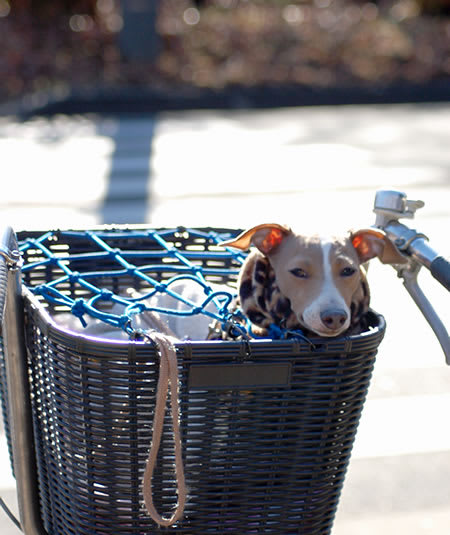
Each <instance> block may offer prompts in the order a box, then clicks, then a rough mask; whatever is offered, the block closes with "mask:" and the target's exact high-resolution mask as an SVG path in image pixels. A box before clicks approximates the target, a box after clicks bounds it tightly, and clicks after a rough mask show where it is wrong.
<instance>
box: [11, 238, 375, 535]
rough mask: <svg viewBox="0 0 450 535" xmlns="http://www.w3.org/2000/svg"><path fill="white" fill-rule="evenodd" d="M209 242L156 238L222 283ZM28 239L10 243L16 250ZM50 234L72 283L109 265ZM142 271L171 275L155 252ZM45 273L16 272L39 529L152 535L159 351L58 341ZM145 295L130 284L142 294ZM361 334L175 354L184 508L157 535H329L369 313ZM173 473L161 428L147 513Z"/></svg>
mask: <svg viewBox="0 0 450 535" xmlns="http://www.w3.org/2000/svg"><path fill="white" fill-rule="evenodd" d="M210 231H211V229H207V230H201V231H194V230H186V229H174V230H170V229H168V230H167V229H166V230H165V231H164V232H165V234H164V236H165V239H166V240H169V241H170V243H171V244H172V245H173V247H176V249H177V250H179V251H188V252H189V251H190V252H191V253H195V254H194V255H193V256H194V257H195V265H196V266H197V267H198V266H200V267H201V268H205V269H204V273H205V279H206V280H211V281H213V282H217V281H218V279H220V281H221V282H226V283H229V284H233V282H234V281H235V279H236V273H237V271H238V269H239V262H238V261H237V260H236V258H234V257H233V255H231V254H230V255H223V254H221V255H216V256H214V257H213V256H211V253H212V252H216V251H217V240H216V239H215V238H212V237H211V234H210ZM102 232H103V236H105V234H104V232H105V231H102ZM231 232H234V231H231ZM107 233H108V243H109V246H110V247H111V249H113V250H118V249H122V250H123V249H126V250H127V251H134V252H138V251H147V252H152V251H153V252H155V251H157V250H160V248H161V247H160V244H159V243H157V242H155V241H152V240H151V239H149V236H148V234H146V233H145V232H142V233H136V232H135V231H133V230H130V231H128V230H126V229H107ZM224 233H226V231H225V230H220V231H219V234H220V235H223V234H224ZM36 236H37V234H34V233H22V234H20V235H19V239H20V240H25V239H28V238H30V237H31V238H32V239H34V238H35V237H36ZM52 236H53V237H52V239H51V240H50V241H49V242H48V244H47V245H48V247H49V248H50V249H52V250H53V251H54V252H55V254H56V253H58V254H63V255H64V256H65V257H67V258H68V257H70V256H71V255H78V258H79V259H80V266H79V271H80V272H81V271H83V270H84V271H88V272H92V271H93V270H94V268H95V270H97V271H98V270H99V269H100V268H101V266H102V263H105V265H106V264H108V262H109V260H105V259H104V258H100V257H99V255H95V254H94V255H92V260H90V259H89V256H87V255H86V252H89V251H87V249H89V243H90V242H89V240H85V239H79V236H78V235H77V236H78V237H76V236H75V234H72V235H71V234H70V233H69V234H66V235H65V234H64V233H54V234H53V235H52ZM88 242H89V243H88ZM138 256H139V255H138ZM24 257H25V264H27V263H30V262H39V261H40V260H42V251H41V250H40V249H39V248H37V247H36V248H32V247H28V248H27V249H26V251H25V252H24ZM91 262H93V263H94V264H92V263H91ZM142 262H144V261H142ZM145 262H147V260H146V261H145ZM152 263H154V272H153V274H152V276H155V278H157V279H158V280H159V281H164V280H166V279H167V278H168V277H172V276H173V266H174V262H173V256H172V257H169V259H168V258H167V257H161V258H158V255H156V254H155V255H154V256H153V259H152ZM93 266H94V267H93ZM106 267H108V269H109V264H108V266H106ZM208 270H209V271H208ZM218 270H219V271H218ZM222 270H225V271H229V272H230V275H229V276H226V275H225V274H223V272H222ZM219 272H220V273H221V274H220V275H218V273H219ZM147 273H149V272H148V271H147ZM55 275H58V276H59V275H60V272H59V270H58V269H57V267H55V264H50V265H49V264H43V265H42V268H41V269H39V270H38V271H37V274H34V275H31V274H30V275H27V274H26V271H25V270H24V278H23V280H24V310H23V314H24V318H25V331H26V333H25V336H26V346H27V353H28V368H29V377H30V390H31V403H32V413H33V430H34V441H35V450H36V460H37V476H38V484H39V496H40V502H41V503H40V507H41V515H42V519H43V523H44V527H45V529H46V531H47V532H48V533H49V534H52V535H63V534H64V535H66V534H74V535H91V534H92V533H97V534H104V535H112V534H114V535H115V534H121V535H132V534H133V535H143V534H152V533H159V532H160V529H161V528H159V527H158V526H157V525H156V524H155V523H154V522H153V521H152V520H151V519H150V518H149V516H148V514H147V513H146V511H145V509H144V508H143V505H142V476H143V472H144V469H145V463H146V460H147V455H148V449H149V445H150V442H151V431H152V429H151V427H152V419H153V412H154V406H155V397H156V389H157V382H158V353H157V350H156V349H155V347H153V346H152V345H151V344H149V343H145V342H143V341H121V340H99V339H94V338H89V337H86V336H83V335H82V334H77V333H73V332H68V331H66V330H64V329H63V328H61V327H59V326H58V325H57V324H56V323H55V322H54V320H53V319H52V318H55V317H56V316H57V315H58V314H60V313H63V312H65V309H64V307H63V306H62V305H61V304H60V303H57V302H53V303H52V302H44V301H43V300H42V298H41V297H37V296H36V295H33V292H32V291H31V289H32V287H33V286H35V287H36V286H39V285H41V284H43V283H45V282H50V281H51V280H52V279H53V278H54V277H55ZM122 275H123V274H122ZM102 284H103V285H104V289H106V290H108V291H111V292H115V293H119V294H120V292H121V289H123V288H124V287H125V286H127V285H130V284H134V282H133V281H132V279H131V278H130V277H128V280H126V281H125V282H123V276H122V278H120V277H119V275H117V276H116V275H114V274H113V273H110V274H109V275H108V277H105V278H103V280H102ZM142 284H143V283H142V279H140V281H139V283H138V285H139V286H140V287H139V288H138V289H139V290H142V287H141V286H142ZM144 286H145V284H144ZM85 291H86V289H85V288H84V289H80V287H79V286H77V284H76V281H73V280H72V281H71V280H68V281H67V284H66V287H65V288H64V292H65V294H66V295H67V296H68V297H71V298H73V299H76V298H78V297H79V296H80V295H81V294H82V293H83V292H85ZM369 325H370V328H369V330H368V331H367V332H364V333H362V334H360V335H355V336H349V337H341V338H338V339H327V340H322V339H314V340H312V343H308V341H305V340H302V339H293V340H264V339H262V340H250V341H246V340H244V341H203V342H194V341H192V342H179V343H177V344H176V350H177V358H178V373H179V382H180V388H179V402H180V427H181V437H182V447H183V451H182V455H183V462H184V468H185V475H186V482H187V488H188V494H189V496H188V501H187V504H186V507H185V511H184V516H183V518H182V519H181V520H180V521H178V522H177V523H176V524H175V525H173V526H172V527H170V528H167V531H168V532H174V533H176V534H180V535H181V534H183V535H200V534H202V535H204V534H210V533H211V534H213V533H216V534H221V535H225V534H228V533H229V534H235V535H237V534H239V535H242V534H243V533H245V534H246V535H252V534H258V533H267V534H269V533H273V534H276V535H280V534H283V535H285V534H294V533H296V534H300V533H302V534H305V533H307V534H308V535H326V534H329V533H330V531H331V526H332V522H333V518H334V514H335V511H336V507H337V503H338V500H339V495H340V492H341V488H342V485H343V482H344V477H345V472H346V467H347V464H348V462H349V459H350V454H351V449H352V444H353V441H354V437H355V434H356V430H357V426H358V421H359V417H360V414H361V411H362V408H363V404H364V401H365V397H366V393H367V389H368V386H369V381H370V377H371V373H372V370H373V366H374V361H375V355H376V352H377V348H378V345H379V343H380V342H381V340H382V338H383V335H384V329H385V323H384V319H383V318H382V316H380V315H378V314H376V313H375V312H370V317H369ZM5 381H6V379H5V376H4V375H2V388H3V391H6V390H7V388H8V385H7V384H5ZM2 399H3V400H4V396H3V398H2ZM173 464H174V445H173V440H172V434H171V423H170V421H169V419H168V417H166V419H165V421H164V428H163V438H162V443H161V447H160V450H159V454H158V459H157V467H156V470H155V473H154V476H153V491H154V499H155V505H156V506H157V508H158V509H159V510H160V511H161V512H163V513H165V514H169V513H170V511H171V510H172V509H173V508H174V506H175V504H176V501H177V496H176V492H175V491H174V489H175V488H176V482H175V481H174V475H173Z"/></svg>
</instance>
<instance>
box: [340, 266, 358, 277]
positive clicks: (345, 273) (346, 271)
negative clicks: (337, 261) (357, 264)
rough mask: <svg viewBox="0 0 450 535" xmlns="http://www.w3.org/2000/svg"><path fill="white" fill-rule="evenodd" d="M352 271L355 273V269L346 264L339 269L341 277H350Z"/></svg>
mask: <svg viewBox="0 0 450 535" xmlns="http://www.w3.org/2000/svg"><path fill="white" fill-rule="evenodd" d="M354 273H356V269H355V268H353V267H350V266H347V267H345V268H344V269H343V270H342V271H341V277H351V276H352V275H353V274H354Z"/></svg>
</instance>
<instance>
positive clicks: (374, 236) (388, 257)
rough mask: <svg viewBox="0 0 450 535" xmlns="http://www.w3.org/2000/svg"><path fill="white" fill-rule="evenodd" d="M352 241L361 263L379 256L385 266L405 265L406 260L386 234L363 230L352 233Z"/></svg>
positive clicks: (378, 231)
mask: <svg viewBox="0 0 450 535" xmlns="http://www.w3.org/2000/svg"><path fill="white" fill-rule="evenodd" d="M350 241H351V243H352V245H353V247H354V248H355V249H356V252H357V253H358V256H359V259H360V262H361V263H364V262H367V261H368V260H370V259H371V258H374V257H375V256H377V257H378V258H379V259H380V261H381V262H382V263H383V264H404V263H405V262H406V258H405V257H404V256H403V255H402V254H401V253H400V252H399V251H398V249H397V248H396V247H395V245H394V244H393V243H392V242H391V240H390V239H389V238H388V237H387V236H386V234H385V233H384V232H383V231H382V230H379V229H373V228H369V229H361V230H358V231H356V232H352V233H351V235H350Z"/></svg>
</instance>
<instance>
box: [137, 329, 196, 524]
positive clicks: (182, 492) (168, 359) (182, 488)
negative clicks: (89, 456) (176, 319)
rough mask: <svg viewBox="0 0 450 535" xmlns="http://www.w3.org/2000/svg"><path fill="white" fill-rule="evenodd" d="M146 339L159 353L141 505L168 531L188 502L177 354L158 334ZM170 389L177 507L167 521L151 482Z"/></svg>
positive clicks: (166, 340) (170, 344) (150, 335)
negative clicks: (142, 503) (181, 430)
mask: <svg viewBox="0 0 450 535" xmlns="http://www.w3.org/2000/svg"><path fill="white" fill-rule="evenodd" d="M147 336H148V338H149V339H150V340H151V341H152V342H154V343H155V344H156V346H157V348H158V350H159V353H160V364H159V379H158V387H157V391H156V406H155V413H154V417H153V431H152V444H151V447H150V452H149V456H148V459H147V465H146V468H145V472H144V478H143V481H142V488H143V495H144V503H145V507H146V508H147V512H148V514H149V515H150V517H151V518H152V519H153V520H154V521H155V522H156V523H157V524H158V525H159V526H164V527H169V526H172V525H173V524H175V523H176V522H177V521H178V520H180V519H181V517H182V516H183V512H184V507H185V505H186V499H187V489H186V482H185V477H184V466H183V458H182V444H181V434H180V420H179V401H178V363H177V354H176V349H175V347H174V345H173V344H172V342H171V340H170V338H168V337H167V336H165V335H164V334H161V333H158V332H147ZM169 387H170V410H171V416H172V430H173V439H174V446H175V477H176V485H177V494H178V503H177V505H176V508H175V510H174V512H173V514H172V516H171V517H170V518H164V517H162V516H161V515H160V514H159V513H158V511H157V510H156V508H155V506H154V503H153V488H152V479H153V472H154V470H155V466H156V459H157V456H158V451H159V446H160V443H161V436H162V432H163V425H164V415H165V412H166V405H167V398H168V395H169Z"/></svg>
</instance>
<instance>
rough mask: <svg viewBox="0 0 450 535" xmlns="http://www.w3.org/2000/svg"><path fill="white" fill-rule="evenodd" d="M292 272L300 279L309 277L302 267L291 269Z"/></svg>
mask: <svg viewBox="0 0 450 535" xmlns="http://www.w3.org/2000/svg"><path fill="white" fill-rule="evenodd" d="M290 272H291V273H292V275H294V277H298V278H299V279H307V278H308V274H307V273H306V271H305V270H304V269H302V268H295V269H291V271H290Z"/></svg>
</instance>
